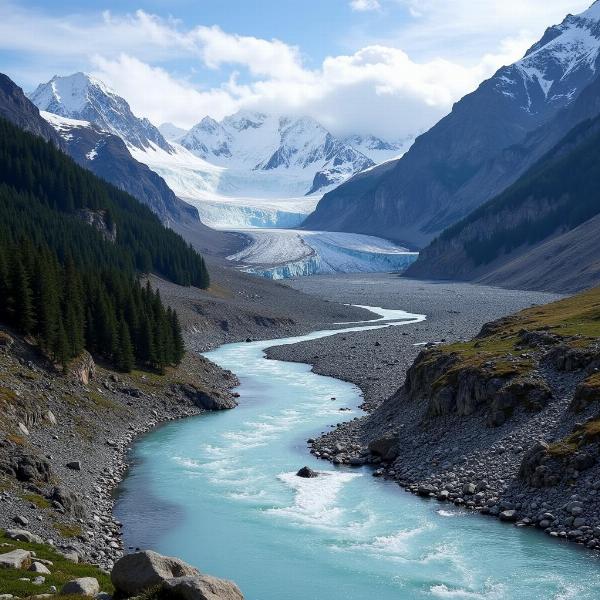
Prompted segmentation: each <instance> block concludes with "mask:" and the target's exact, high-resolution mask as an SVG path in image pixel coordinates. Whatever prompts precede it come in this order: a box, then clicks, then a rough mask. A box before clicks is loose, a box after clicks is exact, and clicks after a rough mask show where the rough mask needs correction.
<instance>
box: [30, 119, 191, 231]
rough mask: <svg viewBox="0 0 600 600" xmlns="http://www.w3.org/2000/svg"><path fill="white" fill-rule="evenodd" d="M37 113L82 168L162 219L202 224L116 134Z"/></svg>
mask: <svg viewBox="0 0 600 600" xmlns="http://www.w3.org/2000/svg"><path fill="white" fill-rule="evenodd" d="M41 116H42V117H43V118H44V119H45V120H46V121H47V122H48V123H50V125H52V127H53V128H54V129H55V130H56V132H57V133H58V134H59V135H60V136H61V138H62V139H63V141H64V144H65V146H66V150H67V152H68V154H69V156H71V158H73V159H74V160H75V161H76V162H77V163H78V164H80V165H81V166H82V167H85V168H86V169H88V170H90V171H92V173H95V174H96V175H98V177H102V179H104V180H106V181H108V182H110V183H112V184H113V185H116V186H117V187H118V188H120V189H122V190H123V191H125V192H128V193H129V194H131V195H132V196H133V197H134V198H137V199H138V200H139V201H140V202H142V203H143V204H146V205H147V206H149V207H150V208H151V209H152V211H153V212H155V213H156V214H157V215H158V216H159V217H160V218H161V220H162V221H163V222H166V223H172V222H173V221H175V222H177V223H186V222H190V223H194V224H196V225H197V226H198V227H202V224H201V223H200V217H199V216H198V211H197V210H196V209H195V208H194V207H193V206H191V205H189V204H187V203H186V202H184V201H183V200H180V199H179V198H177V196H175V194H174V193H173V192H172V191H171V189H170V188H169V186H168V185H167V183H166V182H165V180H164V179H163V178H162V177H161V176H160V175H158V174H157V173H155V172H154V171H152V170H151V169H150V168H149V167H148V166H147V165H145V164H143V163H141V162H139V161H137V160H135V158H133V157H132V156H131V154H130V152H129V150H128V149H127V146H126V145H125V143H124V142H123V140H122V139H121V138H120V137H119V136H117V135H115V134H113V133H109V132H108V131H104V130H102V129H100V128H99V127H98V125H94V124H93V123H90V122H88V121H78V120H76V119H69V118H66V117H59V116H58V115H54V114H52V113H48V112H45V111H42V113H41Z"/></svg>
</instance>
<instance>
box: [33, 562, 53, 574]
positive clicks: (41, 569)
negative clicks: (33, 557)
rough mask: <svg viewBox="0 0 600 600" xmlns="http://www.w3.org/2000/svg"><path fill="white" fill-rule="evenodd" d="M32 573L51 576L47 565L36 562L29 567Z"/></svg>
mask: <svg viewBox="0 0 600 600" xmlns="http://www.w3.org/2000/svg"><path fill="white" fill-rule="evenodd" d="M29 570H30V571H33V572H34V573H42V574H44V575H50V569H48V567H47V566H46V565H43V564H42V563H41V562H37V561H34V562H33V563H32V564H31V566H30V567H29Z"/></svg>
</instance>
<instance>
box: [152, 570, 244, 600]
mask: <svg viewBox="0 0 600 600" xmlns="http://www.w3.org/2000/svg"><path fill="white" fill-rule="evenodd" d="M162 591H163V592H164V593H166V594H167V595H168V597H169V598H178V599H181V600H244V596H243V595H242V592H240V590H239V588H238V587H237V585H235V583H233V582H231V581H227V580H224V579H217V578H216V577H211V576H210V575H198V576H195V577H176V578H175V579H169V580H167V581H165V582H164V583H163V585H162Z"/></svg>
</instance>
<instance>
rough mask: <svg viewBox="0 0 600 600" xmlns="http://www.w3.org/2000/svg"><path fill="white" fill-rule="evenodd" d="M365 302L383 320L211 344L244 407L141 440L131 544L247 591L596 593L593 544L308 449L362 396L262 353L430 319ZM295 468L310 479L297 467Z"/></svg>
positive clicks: (131, 488) (272, 596)
mask: <svg viewBox="0 0 600 600" xmlns="http://www.w3.org/2000/svg"><path fill="white" fill-rule="evenodd" d="M373 310H374V311H376V312H378V313H380V314H381V315H382V316H381V318H380V319H379V320H378V321H375V322H371V323H369V324H368V325H364V326H362V327H361V326H360V325H359V324H350V325H351V326H349V327H346V328H344V329H341V330H338V331H335V330H327V331H319V332H315V333H312V334H310V335H307V336H298V337H294V338H288V339H285V340H271V341H262V342H254V343H248V344H245V343H239V344H229V345H226V346H222V347H221V348H219V349H217V350H215V351H213V352H210V353H208V354H207V356H208V357H209V358H210V359H211V360H212V361H214V362H216V363H217V364H219V365H221V366H222V367H224V368H228V369H231V370H233V371H234V372H235V373H236V374H237V375H238V377H239V379H240V386H239V388H238V389H237V390H238V391H239V393H240V399H239V400H240V406H239V407H238V408H237V409H235V410H232V411H227V412H222V413H212V414H205V415H202V416H199V417H196V418H192V419H187V420H184V421H180V422H175V423H171V424H168V425H166V426H164V427H161V428H159V429H158V430H156V431H154V432H153V433H151V434H150V435H148V436H147V437H145V438H144V439H143V440H141V441H140V443H138V444H137V445H136V447H135V451H134V456H133V458H134V464H133V466H132V468H131V470H130V474H129V476H128V478H127V479H126V480H125V481H124V483H123V486H122V493H121V495H120V498H119V502H118V504H117V507H116V513H117V516H118V518H120V520H121V521H123V522H124V536H125V541H126V543H128V544H130V545H132V546H141V547H149V548H154V549H156V550H157V551H159V552H163V553H166V554H171V555H177V556H181V557H182V558H184V559H185V560H187V561H189V562H191V563H193V564H195V565H197V566H198V567H199V568H200V569H201V570H203V571H205V572H208V573H212V574H214V575H217V576H221V577H227V578H230V579H233V580H235V581H236V582H237V583H238V584H239V586H240V587H241V589H242V591H243V592H244V593H245V595H246V598H247V600H313V599H314V600H317V599H318V600H365V599H367V600H371V599H372V600H413V599H422V598H456V599H466V600H474V599H477V600H480V599H483V600H500V599H502V600H504V599H506V600H550V599H553V600H559V599H561V600H562V599H567V598H577V599H583V600H588V599H592V598H598V597H599V595H600V572H599V571H598V562H597V559H596V558H595V557H594V556H592V555H591V554H589V553H585V552H582V551H580V550H579V549H578V548H577V547H574V546H572V545H566V544H563V543H557V542H556V541H551V540H549V539H548V538H547V537H545V536H543V535H541V534H539V533H537V532H535V531H531V530H523V529H517V528H515V527H512V526H509V525H505V524H501V523H500V522H498V521H495V520H492V519H490V518H484V517H480V516H478V515H476V514H473V513H467V512H464V511H461V510H459V509H455V508H453V507H452V506H446V505H441V504H439V503H437V502H434V501H428V500H421V499H419V498H416V497H414V496H411V495H410V494H407V493H405V492H403V491H402V490H401V489H400V488H399V487H398V486H396V485H395V484H393V483H391V482H385V481H381V480H375V479H373V478H372V477H371V472H370V470H369V468H367V467H363V468H359V469H352V468H349V467H334V466H332V465H330V464H329V463H325V462H323V461H318V460H316V459H315V458H314V457H312V456H311V455H310V454H309V453H308V452H307V448H306V443H305V440H306V439H307V438H308V437H314V436H315V435H318V434H319V432H320V431H324V430H325V429H326V428H327V427H328V426H329V425H330V424H331V423H335V422H337V421H340V420H342V419H351V418H353V417H355V416H357V415H359V414H360V411H358V409H357V408H356V407H357V406H358V405H359V404H360V402H361V396H360V391H359V390H358V388H356V387H355V386H353V385H351V384H349V383H345V382H342V381H339V380H336V379H333V378H330V377H322V376H319V375H316V374H314V373H312V371H311V368H310V366H309V365H303V364H296V363H287V362H282V361H275V360H267V359H266V358H265V356H264V350H265V349H266V348H267V347H270V346H273V345H281V344H293V343H297V342H301V341H303V340H308V339H317V338H321V337H325V336H329V335H334V334H335V333H344V334H351V333H352V332H353V331H356V330H359V329H362V328H368V329H377V328H381V327H389V326H402V325H403V324H406V323H414V322H417V321H419V320H422V319H423V318H424V317H423V316H420V315H409V314H407V313H404V312H403V311H393V310H380V309H373ZM398 319H400V320H398ZM332 398H335V400H332ZM344 407H350V408H351V409H352V411H351V412H350V413H347V412H340V411H339V409H340V408H344ZM305 464H306V465H308V466H310V467H311V468H313V469H316V470H319V472H320V475H319V477H318V478H316V479H300V478H298V477H296V476H295V471H296V470H297V469H298V468H299V467H301V466H303V465H305Z"/></svg>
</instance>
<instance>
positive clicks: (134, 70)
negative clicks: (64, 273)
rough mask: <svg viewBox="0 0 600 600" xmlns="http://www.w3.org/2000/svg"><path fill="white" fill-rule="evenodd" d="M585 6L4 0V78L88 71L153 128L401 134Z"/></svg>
mask: <svg viewBox="0 0 600 600" xmlns="http://www.w3.org/2000/svg"><path fill="white" fill-rule="evenodd" d="M589 3H590V0H477V2H473V0H320V1H316V0H302V1H297V0H296V1H293V0H255V1H250V0H169V1H166V0H164V1H163V0H138V1H133V0H120V1H118V2H116V1H113V0H107V1H105V2H96V1H93V2H92V1H90V2H81V1H79V2H75V1H74V0H56V1H54V2H52V3H50V2H48V1H47V0H46V1H44V2H42V1H39V0H38V1H35V0H29V1H24V0H0V70H2V71H3V72H5V73H7V74H8V75H9V76H11V77H12V78H13V79H14V80H15V81H17V83H19V84H20V85H22V86H23V87H24V88H25V89H26V90H30V89H33V88H34V87H35V85H36V84H37V83H39V82H42V81H47V80H49V79H50V78H51V77H52V76H53V75H55V74H59V75H60V74H68V73H72V72H74V71H78V70H83V71H87V72H91V73H92V74H94V75H96V76H97V77H99V78H101V79H102V80H103V81H105V82H106V83H107V84H108V85H110V86H111V87H112V88H113V89H115V91H116V92H117V93H119V94H120V95H122V96H123V97H125V98H126V99H127V100H128V101H129V102H130V104H131V106H132V108H133V110H134V111H135V112H136V113H137V114H139V115H143V116H148V117H149V118H150V119H151V120H153V121H154V122H156V123H160V122H163V121H167V120H168V121H172V122H174V123H176V124H178V125H180V126H185V127H189V126H191V125H192V124H194V123H195V122H197V121H199V120H200V119H201V118H202V117H203V116H204V115H205V114H210V115H211V116H214V117H216V118H221V117H223V116H224V115H226V114H229V113H231V112H234V111H236V110H238V109H241V108H249V109H261V110H268V111H277V112H293V113H303V114H309V115H311V116H314V117H316V118H318V119H320V120H321V121H323V122H324V123H325V124H326V125H328V126H329V127H330V128H331V129H332V130H334V132H339V133H342V132H344V133H349V132H358V133H367V132H373V133H376V134H377V135H382V136H384V137H387V138H402V137H404V136H409V135H412V134H414V133H417V132H418V131H421V130H423V129H425V128H427V127H429V126H430V125H432V124H433V123H434V122H435V121H436V120H437V119H439V118H440V117H441V116H443V114H445V113H446V112H448V110H449V109H450V107H451V106H452V103H453V102H455V101H456V100H458V99H459V98H460V97H461V96H462V95H464V94H465V93H468V92H469V91H471V90H472V89H474V88H475V87H476V86H477V84H478V83H479V82H480V81H481V80H482V79H484V78H486V77H488V76H490V75H491V74H492V73H493V72H494V71H495V70H496V69H497V68H499V67H500V66H501V65H503V64H507V63H509V62H513V61H514V60H517V59H518V58H519V57H520V56H522V54H523V52H524V51H525V49H526V48H527V47H528V46H529V45H530V44H531V43H533V42H534V41H535V40H537V39H538V38H539V37H540V36H541V34H542V33H543V31H544V29H545V28H546V27H547V26H549V25H552V24H554V23H557V22H560V21H562V19H563V18H564V16H565V15H566V14H567V13H568V12H573V13H577V12H581V11H582V10H584V9H585V8H586V7H587V6H588V4H589Z"/></svg>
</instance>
